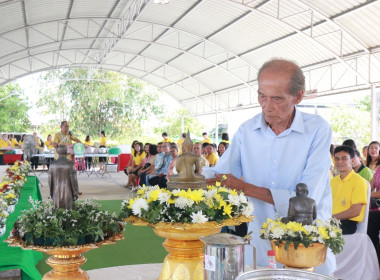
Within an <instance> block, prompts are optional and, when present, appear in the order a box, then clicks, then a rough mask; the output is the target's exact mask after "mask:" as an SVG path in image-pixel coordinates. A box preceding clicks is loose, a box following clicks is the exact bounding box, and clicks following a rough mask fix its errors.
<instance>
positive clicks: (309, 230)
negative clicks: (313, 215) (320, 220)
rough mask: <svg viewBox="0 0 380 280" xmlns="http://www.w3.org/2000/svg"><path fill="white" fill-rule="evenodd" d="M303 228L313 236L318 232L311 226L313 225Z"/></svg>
mask: <svg viewBox="0 0 380 280" xmlns="http://www.w3.org/2000/svg"><path fill="white" fill-rule="evenodd" d="M303 227H304V228H305V229H306V231H307V233H308V234H311V233H313V232H315V230H316V228H315V226H311V225H304V226H303Z"/></svg>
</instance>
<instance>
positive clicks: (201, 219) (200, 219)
mask: <svg viewBox="0 0 380 280" xmlns="http://www.w3.org/2000/svg"><path fill="white" fill-rule="evenodd" d="M190 217H191V221H192V222H193V223H194V224H204V223H206V222H207V221H208V218H207V217H206V216H205V215H203V213H202V210H200V211H198V212H197V213H192V214H191V215H190Z"/></svg>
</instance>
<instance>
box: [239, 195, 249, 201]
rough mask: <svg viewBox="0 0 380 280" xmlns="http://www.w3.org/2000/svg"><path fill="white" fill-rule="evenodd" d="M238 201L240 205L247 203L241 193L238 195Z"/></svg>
mask: <svg viewBox="0 0 380 280" xmlns="http://www.w3.org/2000/svg"><path fill="white" fill-rule="evenodd" d="M239 199H240V203H247V202H248V200H247V197H246V196H245V195H244V194H243V193H240V194H239Z"/></svg>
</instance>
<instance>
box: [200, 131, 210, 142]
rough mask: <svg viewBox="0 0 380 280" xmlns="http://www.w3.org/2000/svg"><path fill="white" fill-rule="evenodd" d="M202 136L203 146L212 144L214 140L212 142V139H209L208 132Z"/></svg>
mask: <svg viewBox="0 0 380 280" xmlns="http://www.w3.org/2000/svg"><path fill="white" fill-rule="evenodd" d="M202 136H203V141H202V144H203V143H209V144H212V140H211V139H210V138H208V135H207V132H203V133H202Z"/></svg>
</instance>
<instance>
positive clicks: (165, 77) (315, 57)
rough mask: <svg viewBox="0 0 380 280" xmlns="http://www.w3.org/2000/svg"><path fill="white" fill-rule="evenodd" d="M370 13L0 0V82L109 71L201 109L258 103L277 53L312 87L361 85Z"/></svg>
mask: <svg viewBox="0 0 380 280" xmlns="http://www.w3.org/2000/svg"><path fill="white" fill-rule="evenodd" d="M379 14H380V1H379V0H376V1H371V0H368V1H364V0H345V1H337V0H171V1H170V2H169V3H168V4H165V5H161V4H155V3H153V1H150V0H55V1H51V0H0V85H3V84H5V83H7V82H9V81H12V80H14V79H17V78H20V77H23V76H25V75H29V74H31V73H37V72H40V71H46V70H51V69H57V68H68V67H85V68H89V69H92V70H93V69H99V70H112V71H117V72H120V73H124V74H127V75H130V76H134V77H136V78H138V79H141V80H144V81H146V82H148V83H151V84H153V85H155V86H157V87H158V88H160V89H162V90H163V91H165V92H167V93H168V94H170V95H171V96H173V97H174V98H175V99H177V100H178V101H179V102H180V103H181V104H182V105H183V106H184V107H186V108H188V109H189V110H190V111H191V112H192V113H193V114H195V115H202V114H210V113H214V112H218V111H225V110H233V109H236V108H248V107H255V106H257V93H256V90H257V81H256V75H257V69H258V68H259V67H260V66H261V65H262V64H263V63H264V62H265V61H267V60H268V59H270V58H272V57H282V58H287V59H292V60H294V61H296V62H297V63H298V64H299V65H300V66H301V67H302V68H303V70H304V72H305V76H306V79H307V90H317V94H318V96H323V95H327V94H335V93H342V92H347V91H354V90H359V89H369V88H371V86H372V85H375V86H379V85H380V28H379V26H380V17H379Z"/></svg>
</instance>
